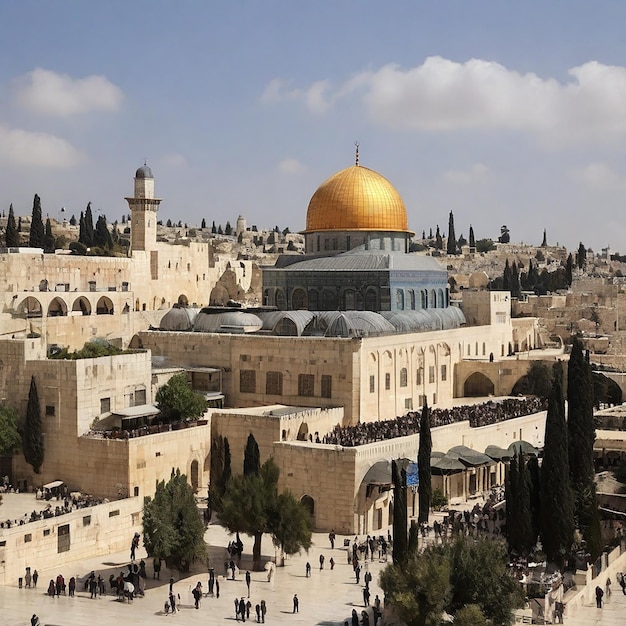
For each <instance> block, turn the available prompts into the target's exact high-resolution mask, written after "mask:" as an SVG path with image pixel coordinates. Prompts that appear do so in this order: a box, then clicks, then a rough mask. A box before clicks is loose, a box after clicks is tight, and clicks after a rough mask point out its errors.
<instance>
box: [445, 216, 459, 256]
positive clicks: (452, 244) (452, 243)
mask: <svg viewBox="0 0 626 626" xmlns="http://www.w3.org/2000/svg"><path fill="white" fill-rule="evenodd" d="M446 252H447V253H448V254H456V252H457V251H456V235H455V232H454V215H453V214H452V211H450V215H449V217H448V241H447V245H446Z"/></svg>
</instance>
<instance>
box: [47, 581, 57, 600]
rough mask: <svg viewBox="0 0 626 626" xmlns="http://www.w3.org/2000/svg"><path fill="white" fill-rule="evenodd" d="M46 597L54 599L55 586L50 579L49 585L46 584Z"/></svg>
mask: <svg viewBox="0 0 626 626" xmlns="http://www.w3.org/2000/svg"><path fill="white" fill-rule="evenodd" d="M48 595H49V596H50V597H51V598H54V596H56V586H55V584H54V580H52V578H51V579H50V583H49V584H48Z"/></svg>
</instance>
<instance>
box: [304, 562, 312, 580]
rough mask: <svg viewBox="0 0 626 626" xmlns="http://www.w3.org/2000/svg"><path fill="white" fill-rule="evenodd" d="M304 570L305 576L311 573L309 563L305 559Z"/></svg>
mask: <svg viewBox="0 0 626 626" xmlns="http://www.w3.org/2000/svg"><path fill="white" fill-rule="evenodd" d="M304 571H305V574H306V578H308V577H309V576H310V575H311V564H310V563H309V562H308V561H307V562H306V565H305V566H304Z"/></svg>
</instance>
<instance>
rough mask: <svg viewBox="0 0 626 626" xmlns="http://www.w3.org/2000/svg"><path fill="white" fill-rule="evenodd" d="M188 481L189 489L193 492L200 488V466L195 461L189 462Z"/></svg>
mask: <svg viewBox="0 0 626 626" xmlns="http://www.w3.org/2000/svg"><path fill="white" fill-rule="evenodd" d="M189 480H190V481H191V488H192V489H193V490H194V492H196V491H198V489H199V488H200V464H199V463H198V461H197V460H196V459H194V460H193V461H192V462H191V468H190V470H189Z"/></svg>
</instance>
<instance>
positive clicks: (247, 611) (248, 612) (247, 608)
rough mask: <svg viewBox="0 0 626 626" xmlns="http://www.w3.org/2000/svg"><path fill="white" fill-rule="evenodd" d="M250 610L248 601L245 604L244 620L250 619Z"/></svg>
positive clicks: (250, 605)
mask: <svg viewBox="0 0 626 626" xmlns="http://www.w3.org/2000/svg"><path fill="white" fill-rule="evenodd" d="M251 608H252V602H250V600H248V601H247V602H246V619H250V609H251Z"/></svg>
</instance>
